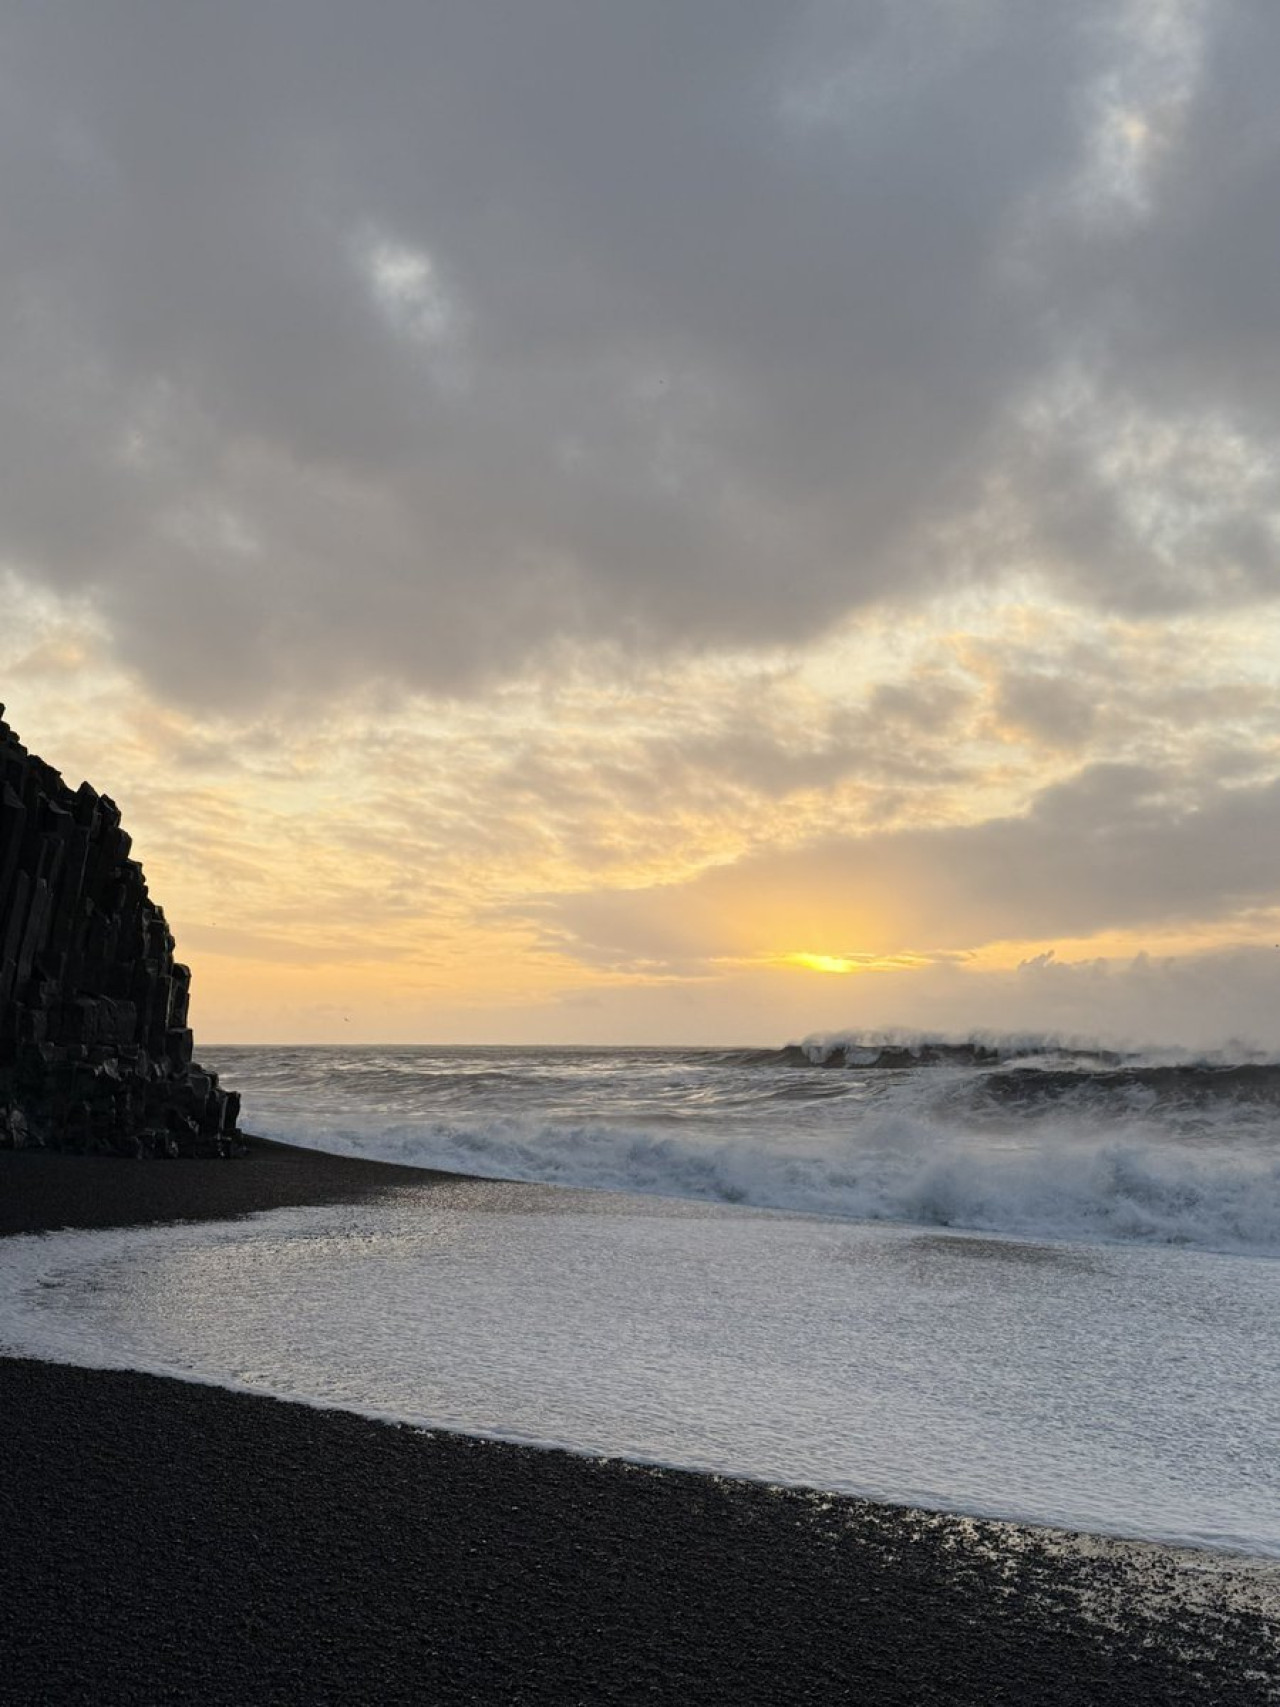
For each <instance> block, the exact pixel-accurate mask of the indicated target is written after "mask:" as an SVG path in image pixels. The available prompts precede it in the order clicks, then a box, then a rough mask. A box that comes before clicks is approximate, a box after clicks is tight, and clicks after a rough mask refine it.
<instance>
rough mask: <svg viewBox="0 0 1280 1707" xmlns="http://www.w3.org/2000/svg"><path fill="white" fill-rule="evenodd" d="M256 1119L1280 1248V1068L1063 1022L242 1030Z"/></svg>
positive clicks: (883, 1212) (640, 1187)
mask: <svg viewBox="0 0 1280 1707" xmlns="http://www.w3.org/2000/svg"><path fill="white" fill-rule="evenodd" d="M207 1053H208V1054H209V1058H210V1060H211V1061H212V1062H213V1063H214V1064H215V1065H216V1066H217V1067H218V1068H219V1070H220V1071H221V1072H222V1073H223V1074H224V1076H225V1078H226V1081H227V1082H228V1083H229V1084H232V1085H234V1086H237V1087H239V1088H240V1089H241V1090H242V1091H243V1093H244V1122H245V1125H246V1127H247V1129H249V1130H251V1131H256V1132H259V1133H261V1134H263V1135H264V1136H268V1137H276V1138H282V1139H287V1140H289V1141H291V1142H293V1143H298V1144H306V1145H313V1146H316V1147H318V1148H322V1149H328V1150H334V1151H339V1152H342V1153H344V1154H358V1155H364V1156H369V1157H375V1158H380V1159H383V1160H387V1161H396V1162H407V1163H411V1164H415V1165H418V1166H422V1167H431V1168H444V1169H448V1170H452V1171H457V1172H462V1173H468V1174H474V1175H477V1176H479V1177H481V1178H493V1179H498V1178H505V1179H516V1180H526V1181H538V1182H543V1183H553V1184H561V1185H573V1186H582V1187H588V1188H595V1189H605V1190H615V1191H626V1192H641V1193H646V1194H650V1193H651V1194H656V1195H659V1196H670V1197H687V1198H694V1199H698V1200H701V1201H707V1202H722V1203H739V1204H747V1205H753V1206H756V1207H761V1208H774V1209H790V1210H801V1211H805V1212H809V1213H819V1214H825V1215H833V1216H840V1217H842V1218H846V1219H852V1220H875V1221H890V1222H902V1223H912V1224H923V1225H927V1226H934V1227H956V1228H970V1229H977V1230H983V1231H991V1232H1004V1233H1017V1234H1025V1235H1031V1236H1036V1237H1044V1238H1070V1239H1081V1238H1084V1239H1102V1240H1124V1241H1138V1242H1143V1243H1171V1244H1183V1245H1189V1246H1198V1247H1202V1248H1205V1249H1212V1250H1238V1251H1250V1252H1253V1253H1256V1254H1270V1255H1278V1254H1280V1065H1277V1064H1276V1063H1274V1062H1269V1061H1265V1060H1244V1059H1239V1060H1231V1059H1214V1060H1203V1059H1201V1060H1195V1059H1190V1058H1182V1057H1176V1056H1173V1055H1168V1056H1163V1057H1162V1056H1160V1055H1155V1054H1147V1055H1129V1056H1124V1055H1119V1054H1116V1053H1114V1052H1107V1051H1101V1050H1089V1049H1080V1048H1076V1047H1072V1048H1068V1047H1065V1046H1062V1045H1058V1044H1054V1043H1052V1042H1046V1041H1044V1040H1041V1039H1003V1040H990V1039H983V1040H969V1041H963V1042H959V1043H956V1042H951V1043H946V1044H940V1043H936V1042H923V1041H919V1040H916V1041H914V1042H912V1043H910V1044H903V1043H900V1042H897V1043H890V1044H885V1043H880V1042H871V1043H867V1042H865V1041H861V1040H855V1041H848V1040H836V1041H830V1040H827V1041H815V1042H811V1043H808V1044H805V1045H792V1046H789V1047H786V1048H782V1049H778V1050H722V1049H721V1050H717V1049H635V1048H616V1049H585V1048H584V1049H558V1048H523V1049H522V1048H427V1047H415V1048H410V1047H395V1048H374V1047H367V1048H353V1049H352V1048H255V1049H230V1048H223V1049H219V1050H216V1051H211V1052H207Z"/></svg>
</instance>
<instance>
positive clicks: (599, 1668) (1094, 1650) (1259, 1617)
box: [0, 1143, 1280, 1707]
mask: <svg viewBox="0 0 1280 1707" xmlns="http://www.w3.org/2000/svg"><path fill="white" fill-rule="evenodd" d="M429 1177H430V1176H426V1175H424V1174H423V1173H422V1172H421V1171H420V1170H417V1169H398V1168H391V1167H388V1166H385V1165H383V1164H379V1163H370V1162H361V1161H351V1160H345V1159H342V1158H336V1157H329V1156H324V1155H320V1154H318V1153H315V1152H311V1151H306V1150H295V1149H291V1148H289V1147H287V1146H280V1145H265V1144H261V1143H255V1145H254V1146H253V1150H252V1153H251V1154H250V1155H249V1156H248V1157H245V1158H243V1159H241V1160H238V1161H235V1162H216V1161H209V1162H199V1161H182V1162H173V1163H162V1162H147V1163H127V1162H117V1161H110V1160H97V1159H91V1158H72V1157H59V1156H45V1155H41V1154H32V1153H19V1154H16V1155H15V1154H0V1233H15V1232H32V1231H38V1230H41V1229H45V1228H56V1227H65V1226H91V1227H103V1226H113V1225H130V1224H137V1223H140V1222H159V1221H166V1220H177V1219H204V1218H219V1219H221V1218H226V1217H228V1216H231V1215H238V1214H246V1213H250V1212H252V1211H254V1210H258V1209H269V1208H276V1207H282V1206H285V1205H291V1204H305V1203H324V1202H333V1201H340V1200H349V1199H352V1198H357V1197H366V1196H369V1195H372V1194H376V1193H379V1192H383V1191H395V1190H397V1189H398V1188H399V1187H400V1186H401V1185H402V1184H411V1185H412V1186H413V1187H414V1188H415V1189H418V1188H420V1187H421V1186H422V1184H423V1182H424V1179H427V1178H429ZM210 1307H211V1308H216V1300H211V1303H210ZM0 1416H3V1418H4V1433H5V1446H4V1458H5V1474H4V1477H3V1480H2V1484H0V1632H2V1636H0V1640H2V1642H3V1650H2V1652H0V1676H2V1678H3V1692H4V1698H5V1700H6V1701H7V1702H11V1703H14V1704H15V1707H17V1704H19V1703H24V1704H25V1703H32V1704H34V1703H37V1702H39V1703H61V1702H85V1703H88V1702H94V1703H104V1704H105V1703H113V1702H137V1703H148V1704H149V1703H156V1702H167V1701H174V1702H179V1701H180V1702H211V1703H212V1702H219V1703H221V1702H228V1703H229V1702H236V1703H241V1702H246V1701H248V1702H255V1703H257V1702H271V1703H275V1702H279V1703H298V1704H301V1703H342V1702H370V1703H399V1702H421V1703H424V1704H426V1703H437V1702H439V1703H453V1702H494V1703H508V1702H509V1703H524V1702H528V1703H534V1702H537V1703H544V1702H545V1703H556V1704H573V1703H583V1704H587V1707H590V1704H595V1703H607V1702H618V1703H630V1702H642V1701H645V1702H647V1701H653V1702H670V1703H682V1704H685V1703H690V1704H692V1703H720V1702H723V1703H726V1704H727V1703H753V1702H760V1703H778V1704H785V1703H790V1702H833V1703H834V1702H865V1703H880V1702H901V1703H928V1702H934V1703H973V1704H974V1707H977V1704H978V1703H983V1704H986V1703H998V1702H1009V1703H1019V1704H1021V1703H1027V1704H1034V1703H1039V1702H1046V1703H1063V1704H1066V1703H1072V1704H1074V1707H1081V1704H1089V1703H1104V1702H1105V1703H1111V1702H1114V1703H1122V1702H1123V1703H1126V1704H1138V1707H1145V1704H1147V1703H1152V1704H1160V1703H1171V1704H1172V1703H1183V1702H1186V1703H1190V1702H1197V1703H1209V1702H1213V1703H1221V1704H1223V1707H1232V1704H1236V1703H1249V1704H1250V1707H1252V1704H1255V1703H1263V1702H1273V1701H1280V1657H1278V1656H1280V1568H1278V1567H1269V1566H1265V1565H1254V1564H1250V1563H1249V1562H1245V1561H1233V1560H1231V1559H1229V1558H1226V1557H1222V1556H1217V1555H1212V1554H1194V1553H1180V1552H1177V1551H1174V1550H1171V1549H1166V1548H1159V1547H1147V1546H1142V1545H1139V1544H1135V1543H1119V1542H1107V1541H1094V1540H1091V1539H1089V1538H1087V1537H1069V1536H1064V1535H1059V1534H1056V1533H1054V1532H1051V1531H1044V1530H1034V1529H1027V1528H1018V1527H1015V1526H1011V1525H1006V1524H997V1523H979V1522H974V1521H971V1520H967V1519H962V1518H954V1517H946V1516H940V1515H936V1514H927V1513H917V1512H911V1511H906V1510H901V1509H899V1508H896V1507H890V1506H878V1505H873V1504H868V1503H866V1502H862V1501H857V1500H850V1499H843V1498H834V1497H828V1496H825V1495H815V1494H810V1493H805V1492H803V1491H797V1490H777V1489H771V1488H767V1487H763V1486H761V1485H759V1484H754V1483H748V1482H734V1481H729V1480H724V1479H720V1478H710V1477H704V1476H699V1475H693V1474H690V1473H686V1472H681V1471H671V1470H654V1469H649V1468H640V1467H636V1466H630V1465H626V1464H622V1463H619V1462H616V1461H598V1460H591V1459H586V1458H580V1457H576V1456H572V1455H570V1454H566V1453H560V1452H552V1451H539V1450H534V1449H530V1448H525V1447H519V1446H512V1445H505V1444H501V1443H495V1442H485V1441H479V1440H472V1439H468V1438H466V1437H462V1436H457V1435H449V1434H442V1433H440V1434H424V1433H421V1432H419V1431H416V1430H413V1429H409V1428H403V1427H395V1426H391V1425H387V1424H381V1423H375V1422H370V1421H368V1420H365V1419H362V1418H359V1417H355V1416H351V1415H348V1414H346V1413H341V1412H331V1411H320V1410H316V1409H313V1408H311V1407H309V1406H303V1405H290V1404H284V1403H281V1402H279V1401H276V1400H273V1399H266V1398H258V1397H252V1396H247V1395H244V1394H239V1393H233V1392H229V1391H224V1390H222V1389H220V1388H215V1387H207V1386H196V1385H191V1384H187V1383H185V1382H180V1381H172V1380H166V1379H163V1378H159V1377H155V1376H149V1375H142V1374H133V1373H124V1372H114V1371H98V1370H82V1369H75V1368H69V1367H63V1366H59V1365H53V1364H44V1363H33V1362H26V1361H19V1360H12V1359H10V1360H0Z"/></svg>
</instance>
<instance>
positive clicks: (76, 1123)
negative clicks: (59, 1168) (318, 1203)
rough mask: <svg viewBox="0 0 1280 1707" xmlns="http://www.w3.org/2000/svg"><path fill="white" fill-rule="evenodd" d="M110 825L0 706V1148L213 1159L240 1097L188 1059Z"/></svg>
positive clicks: (167, 940) (139, 886) (168, 983)
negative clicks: (33, 749) (30, 746)
mask: <svg viewBox="0 0 1280 1707" xmlns="http://www.w3.org/2000/svg"><path fill="white" fill-rule="evenodd" d="M131 846H132V844H131V842H130V839H129V836H128V835H127V834H126V833H125V831H124V830H122V829H121V828H120V813H119V811H118V809H117V808H116V806H115V804H114V802H112V801H111V800H109V799H108V798H107V796H106V795H105V794H95V792H94V791H93V789H92V788H90V787H89V785H88V783H82V784H81V785H80V787H79V788H78V789H75V790H72V789H71V788H69V787H68V786H67V784H66V783H64V782H63V780H62V777H61V776H60V775H59V773H58V772H57V771H56V770H54V769H53V767H52V766H51V765H47V764H45V763H44V761H43V760H42V759H39V758H37V757H36V756H35V755H34V754H33V753H29V752H28V751H27V750H26V748H25V747H24V746H23V745H22V744H21V742H20V741H19V740H18V738H17V736H16V735H15V734H14V733H13V731H12V730H11V729H10V728H9V727H8V725H7V724H6V723H5V722H4V707H3V706H2V705H0V1146H4V1145H7V1146H25V1145H48V1146H49V1147H51V1148H54V1149H60V1150H81V1151H96V1152H101V1153H104V1154H115V1155H122V1156H147V1155H154V1156H179V1155H199V1156H225V1155H230V1154H232V1153H233V1150H234V1149H235V1148H236V1141H237V1139H238V1137H239V1133H238V1121H239V1116H240V1099H239V1097H238V1096H237V1095H236V1093H235V1092H234V1091H225V1090H223V1089H222V1088H221V1087H220V1086H219V1084H218V1079H217V1075H216V1074H215V1073H207V1072H205V1071H204V1070H203V1069H202V1068H201V1067H199V1066H197V1065H196V1064H195V1063H194V1062H193V1061H192V1059H191V1055H192V1038H191V1032H190V1030H189V1028H188V1025H187V1002H188V993H189V990H190V985H191V973H190V971H189V969H188V968H187V967H185V966H182V965H179V964H178V963H177V962H176V961H175V960H174V958H173V951H174V942H173V938H172V936H171V935H170V934H169V928H168V926H167V925H166V923H165V917H164V913H163V912H162V911H161V909H160V908H159V907H158V906H156V904H155V902H154V901H152V900H151V898H150V897H149V895H148V894H147V885H146V880H145V878H144V877H143V875H142V867H141V866H140V865H139V864H138V862H137V860H135V859H131V858H130V857H129V855H130V849H131Z"/></svg>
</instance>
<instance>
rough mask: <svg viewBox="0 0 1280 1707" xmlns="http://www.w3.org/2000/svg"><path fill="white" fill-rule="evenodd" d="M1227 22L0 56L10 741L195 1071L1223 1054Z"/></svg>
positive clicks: (846, 19) (1228, 694)
mask: <svg viewBox="0 0 1280 1707" xmlns="http://www.w3.org/2000/svg"><path fill="white" fill-rule="evenodd" d="M1278 64H1280V7H1277V6H1276V5H1275V4H1274V0H1105V3H1097V4H1095V3H1094V0H1038V3H1037V4H1036V5H1034V6H1028V5H1027V4H1025V0H808V3H802V0H795V3H782V0H767V3H766V0H649V3H647V4H644V5H636V4H634V0H439V3H437V4H434V5H431V6H423V5H421V4H418V3H411V0H362V3H361V4H360V5H359V6H356V5H354V4H351V3H350V0H347V3H345V4H336V3H334V0H272V3H270V4H263V0H252V3H250V0H220V4H219V5H217V6H199V7H197V6H174V5H172V4H171V3H170V0H60V3H59V4H57V5H51V4H48V0H11V3H10V4H9V5H7V6H6V7H5V8H4V15H3V19H0V228H2V229H3V232H4V241H3V244H0V364H3V366H2V371H0V380H2V383H0V699H3V700H4V702H5V703H6V704H7V706H8V717H9V721H10V722H11V723H12V724H13V725H14V727H15V728H17V730H18V731H19V733H20V734H21V736H22V737H23V739H24V740H25V741H26V742H27V744H28V745H29V746H31V747H32V748H33V749H34V750H35V751H38V752H40V753H41V755H42V756H43V757H45V758H46V759H48V760H49V761H50V762H51V763H53V764H55V765H57V766H58V767H59V768H60V769H61V770H63V772H64V774H65V775H66V776H67V778H68V780H69V781H71V782H72V783H73V784H75V783H77V782H78V781H79V780H80V778H81V777H88V778H89V779H90V780H91V781H92V782H93V783H94V785H95V786H96V787H98V788H99V789H101V790H102V791H104V792H106V793H109V794H111V795H112V796H113V798H115V799H116V800H117V801H118V802H119V804H120V806H121V808H122V811H123V812H124V815H125V823H126V826H127V827H128V828H129V829H130V830H131V832H132V833H133V836H134V840H135V848H136V852H137V853H138V855H139V857H141V859H142V860H143V863H144V866H145V869H146V872H147V875H148V878H149V881H150V885H151V889H152V893H153V894H154V895H155V897H156V898H157V899H158V900H159V901H160V902H161V903H162V904H163V905H164V907H165V909H166V912H167V913H168V916H169V919H170V922H171V925H172V926H173V928H174V931H175V934H176V936H177V938H178V943H179V951H180V953H181V955H182V956H183V958H185V959H187V960H189V961H190V963H191V965H192V967H193V969H194V973H195V981H194V995H193V1017H194V1023H195V1025H196V1028H197V1037H198V1038H199V1039H201V1040H209V1041H214V1042H218V1041H221V1042H258V1041H264V1042H265V1041H282V1042H283V1041H291V1042H304V1041H313V1042H324V1041H339V1042H357V1041H371V1042H372V1041H385V1042H393V1041H405V1042H414V1041H421V1042H491V1043H506V1042H583V1043H587V1042H651V1043H762V1044H768V1043H782V1042H785V1041H787V1040H789V1039H791V1038H795V1037H801V1036H805V1035H807V1034H811V1033H814V1032H839V1031H846V1030H869V1031H875V1032H883V1031H885V1030H887V1029H897V1028H906V1029H917V1030H925V1031H943V1032H947V1033H950V1034H954V1035H965V1034H969V1033H971V1032H973V1031H975V1030H985V1031H992V1030H994V1031H1006V1032H1007V1031H1017V1032H1026V1031H1037V1032H1039V1031H1046V1032H1053V1033H1056V1034H1067V1035H1070V1036H1073V1037H1098V1038H1106V1039H1109V1040H1113V1041H1128V1042H1135V1043H1144V1042H1161V1043H1168V1044H1182V1045H1187V1046H1190V1047H1204V1046H1209V1045H1215V1046H1216V1045H1222V1044H1224V1043H1226V1042H1227V1041H1228V1040H1233V1039H1234V1040H1246V1041H1249V1042H1251V1043H1254V1044H1256V1045H1258V1046H1260V1047H1264V1048H1272V1047H1275V1046H1277V1045H1280V947H1278V946H1277V945H1280V694H1278V693H1277V676H1278V674H1280V109H1278V108H1277V105H1276V101H1275V68H1276V66H1277V65H1278Z"/></svg>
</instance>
